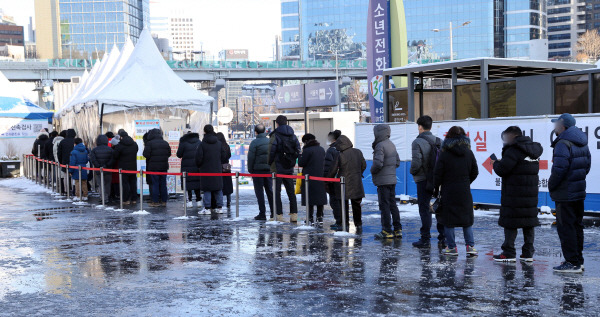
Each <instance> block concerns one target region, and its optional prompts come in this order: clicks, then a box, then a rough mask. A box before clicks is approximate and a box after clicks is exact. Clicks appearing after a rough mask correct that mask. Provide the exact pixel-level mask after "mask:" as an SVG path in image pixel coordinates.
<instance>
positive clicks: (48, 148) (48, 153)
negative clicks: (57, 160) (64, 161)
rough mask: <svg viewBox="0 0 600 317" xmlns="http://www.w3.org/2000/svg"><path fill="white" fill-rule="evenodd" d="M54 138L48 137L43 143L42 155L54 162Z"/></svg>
mask: <svg viewBox="0 0 600 317" xmlns="http://www.w3.org/2000/svg"><path fill="white" fill-rule="evenodd" d="M54 138H55V137H54ZM54 138H49V139H48V141H47V142H46V143H45V144H44V157H45V158H46V159H48V160H50V161H52V162H54V151H53V149H54Z"/></svg>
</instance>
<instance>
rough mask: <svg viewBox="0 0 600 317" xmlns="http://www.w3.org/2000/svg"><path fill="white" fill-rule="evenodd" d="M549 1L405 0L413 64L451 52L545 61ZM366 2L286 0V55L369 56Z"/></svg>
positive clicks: (283, 11)
mask: <svg viewBox="0 0 600 317" xmlns="http://www.w3.org/2000/svg"><path fill="white" fill-rule="evenodd" d="M546 1H547V0H510V1H509V0H404V1H403V3H404V9H405V14H406V28H407V35H408V47H409V62H430V61H434V60H448V59H450V58H451V54H452V57H453V58H454V59H464V58H475V57H509V58H522V59H546V58H547V55H548V40H547V37H548V34H547V16H546ZM368 4H369V1H368V0H348V1H341V0H340V1H335V0H333V1H317V0H301V1H299V0H282V1H281V27H282V32H281V35H282V42H281V54H282V59H302V60H313V59H315V60H319V59H331V54H330V53H329V54H328V52H332V51H333V52H334V51H337V52H340V53H342V54H343V56H341V57H340V58H341V59H358V58H365V57H366V54H365V47H364V43H366V27H367V25H366V23H367V9H368ZM450 23H452V28H453V32H452V33H453V36H452V42H453V43H452V44H453V45H452V46H453V49H452V53H451V52H450V46H451V45H450V30H449V28H450ZM463 24H464V26H463ZM434 30H437V32H436V31H434Z"/></svg>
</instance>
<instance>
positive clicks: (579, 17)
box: [548, 0, 600, 59]
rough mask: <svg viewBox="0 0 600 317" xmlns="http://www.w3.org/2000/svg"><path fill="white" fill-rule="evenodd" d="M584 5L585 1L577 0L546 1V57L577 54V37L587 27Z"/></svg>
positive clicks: (560, 57) (553, 57)
mask: <svg viewBox="0 0 600 317" xmlns="http://www.w3.org/2000/svg"><path fill="white" fill-rule="evenodd" d="M598 4H599V5H600V2H598ZM586 7H587V6H586V3H585V1H583V2H582V1H579V0H549V1H548V58H550V59H571V58H574V57H575V56H577V38H578V37H579V35H581V34H583V33H584V32H585V31H586V28H587V25H586V21H587V17H586V11H587V9H586ZM591 9H593V5H591ZM599 9H600V7H599Z"/></svg>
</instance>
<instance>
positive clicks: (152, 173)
mask: <svg viewBox="0 0 600 317" xmlns="http://www.w3.org/2000/svg"><path fill="white" fill-rule="evenodd" d="M105 171H106V170H105ZM117 172H118V170H117ZM144 174H146V175H173V176H180V175H182V174H181V173H165V172H144Z"/></svg>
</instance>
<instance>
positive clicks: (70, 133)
mask: <svg viewBox="0 0 600 317" xmlns="http://www.w3.org/2000/svg"><path fill="white" fill-rule="evenodd" d="M76 136H77V133H75V129H69V130H67V138H71V139H73V138H75V137H76Z"/></svg>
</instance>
